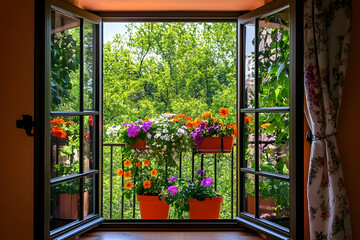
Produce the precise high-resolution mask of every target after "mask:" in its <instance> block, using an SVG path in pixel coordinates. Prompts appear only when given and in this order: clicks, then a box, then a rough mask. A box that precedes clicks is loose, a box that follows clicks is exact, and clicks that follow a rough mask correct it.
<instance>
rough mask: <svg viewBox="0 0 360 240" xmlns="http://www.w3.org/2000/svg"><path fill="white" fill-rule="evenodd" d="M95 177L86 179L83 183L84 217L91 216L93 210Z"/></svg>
mask: <svg viewBox="0 0 360 240" xmlns="http://www.w3.org/2000/svg"><path fill="white" fill-rule="evenodd" d="M94 186H95V176H91V177H86V178H85V182H84V217H86V216H88V215H90V214H93V213H94V209H95V205H94V204H95V191H94Z"/></svg>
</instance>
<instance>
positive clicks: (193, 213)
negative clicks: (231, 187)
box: [188, 195, 224, 219]
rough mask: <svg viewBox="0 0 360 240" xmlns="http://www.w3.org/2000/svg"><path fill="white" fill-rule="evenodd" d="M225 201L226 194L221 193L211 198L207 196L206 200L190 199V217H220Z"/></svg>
mask: <svg viewBox="0 0 360 240" xmlns="http://www.w3.org/2000/svg"><path fill="white" fill-rule="evenodd" d="M223 201H224V196H221V195H218V196H217V197H214V198H211V199H210V198H205V200H204V201H198V200H197V199H188V203H189V205H190V211H189V216H190V219H219V216H220V210H221V205H222V203H223Z"/></svg>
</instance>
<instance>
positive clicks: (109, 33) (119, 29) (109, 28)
mask: <svg viewBox="0 0 360 240" xmlns="http://www.w3.org/2000/svg"><path fill="white" fill-rule="evenodd" d="M127 24H129V23H126V22H125V23H118V22H117V23H104V32H103V33H104V43H107V42H109V41H112V39H113V38H114V36H115V34H118V33H120V34H124V33H125V32H126V27H125V26H126V25H127ZM254 28H255V27H254V26H247V28H246V30H247V34H246V54H245V55H246V56H248V55H250V54H251V52H254V46H253V45H252V39H253V38H254V34H255V33H254V31H255V29H254Z"/></svg>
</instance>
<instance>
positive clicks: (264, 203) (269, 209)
mask: <svg viewBox="0 0 360 240" xmlns="http://www.w3.org/2000/svg"><path fill="white" fill-rule="evenodd" d="M274 208H275V200H274V199H273V198H265V199H263V198H260V199H259V212H260V214H264V213H269V214H271V213H273V212H274ZM247 212H248V213H250V214H253V215H255V197H253V196H251V195H249V196H248V197H247Z"/></svg>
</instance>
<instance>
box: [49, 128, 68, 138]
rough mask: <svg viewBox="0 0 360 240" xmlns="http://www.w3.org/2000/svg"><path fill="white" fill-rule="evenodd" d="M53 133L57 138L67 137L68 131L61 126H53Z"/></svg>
mask: <svg viewBox="0 0 360 240" xmlns="http://www.w3.org/2000/svg"><path fill="white" fill-rule="evenodd" d="M51 133H52V134H53V135H54V136H55V137H57V138H66V136H67V135H66V132H64V131H63V129H62V128H60V127H53V128H52V129H51Z"/></svg>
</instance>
